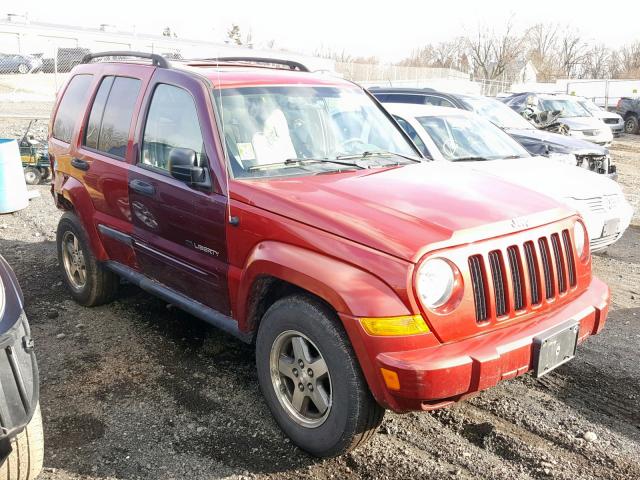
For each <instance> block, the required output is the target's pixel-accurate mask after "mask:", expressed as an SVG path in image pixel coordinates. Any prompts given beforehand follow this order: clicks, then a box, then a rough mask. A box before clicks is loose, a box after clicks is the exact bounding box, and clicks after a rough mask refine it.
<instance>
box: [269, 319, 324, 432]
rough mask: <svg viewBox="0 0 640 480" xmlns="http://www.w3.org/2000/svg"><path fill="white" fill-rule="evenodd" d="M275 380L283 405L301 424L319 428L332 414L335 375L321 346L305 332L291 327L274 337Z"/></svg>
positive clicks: (271, 360)
mask: <svg viewBox="0 0 640 480" xmlns="http://www.w3.org/2000/svg"><path fill="white" fill-rule="evenodd" d="M269 369H270V373H271V383H272V385H273V388H274V390H275V393H276V397H277V398H278V401H279V402H280V405H281V406H282V407H283V408H284V410H285V411H286V412H287V413H288V414H289V416H290V417H291V418H292V419H293V420H294V421H295V422H296V423H297V424H299V425H301V426H303V427H307V428H316V427H319V426H320V425H322V424H323V423H324V421H325V420H326V419H327V417H328V416H329V412H330V411H331V404H332V389H331V376H330V375H329V369H328V367H327V363H326V361H325V359H324V357H323V356H322V353H321V352H320V350H319V349H318V347H317V346H316V345H315V344H314V343H313V342H312V341H311V340H310V339H309V338H308V337H307V336H306V335H304V334H302V333H300V332H297V331H295V330H287V331H285V332H283V333H281V334H280V335H278V337H277V338H276V339H275V340H274V342H273V345H272V346H271V354H270V358H269Z"/></svg>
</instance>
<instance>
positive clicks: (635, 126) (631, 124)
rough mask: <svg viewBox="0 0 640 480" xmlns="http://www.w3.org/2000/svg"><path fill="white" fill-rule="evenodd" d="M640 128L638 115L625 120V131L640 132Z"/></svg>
mask: <svg viewBox="0 0 640 480" xmlns="http://www.w3.org/2000/svg"><path fill="white" fill-rule="evenodd" d="M639 130H640V123H639V122H638V117H636V116H635V115H630V116H628V117H627V118H626V119H625V121H624V131H625V133H634V134H635V133H638V131H639Z"/></svg>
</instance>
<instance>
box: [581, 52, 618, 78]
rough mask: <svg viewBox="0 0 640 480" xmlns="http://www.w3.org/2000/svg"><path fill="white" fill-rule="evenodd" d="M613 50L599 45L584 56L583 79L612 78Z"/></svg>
mask: <svg viewBox="0 0 640 480" xmlns="http://www.w3.org/2000/svg"><path fill="white" fill-rule="evenodd" d="M611 60H612V56H611V50H610V49H609V48H607V47H606V46H604V45H602V44H599V45H594V46H593V47H591V48H590V49H589V50H588V51H587V53H586V54H585V56H584V64H583V69H582V72H581V76H582V77H583V78H609V77H610V76H611Z"/></svg>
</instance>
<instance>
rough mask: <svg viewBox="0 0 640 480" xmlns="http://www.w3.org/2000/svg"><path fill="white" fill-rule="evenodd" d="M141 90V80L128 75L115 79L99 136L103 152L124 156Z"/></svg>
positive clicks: (99, 147) (99, 146)
mask: <svg viewBox="0 0 640 480" xmlns="http://www.w3.org/2000/svg"><path fill="white" fill-rule="evenodd" d="M103 83H104V82H103ZM101 87H102V86H101ZM139 91H140V80H137V79H135V78H126V77H116V78H115V79H114V80H113V85H111V91H110V92H109V96H108V98H107V104H106V105H105V107H104V113H103V114H102V124H101V126H100V133H99V136H98V150H100V151H101V152H105V153H108V154H110V155H115V156H116V157H121V158H124V156H125V153H126V151H127V141H128V139H129V128H130V127H131V117H132V116H133V108H134V107H135V104H136V100H137V98H138V92H139ZM92 113H93V112H92Z"/></svg>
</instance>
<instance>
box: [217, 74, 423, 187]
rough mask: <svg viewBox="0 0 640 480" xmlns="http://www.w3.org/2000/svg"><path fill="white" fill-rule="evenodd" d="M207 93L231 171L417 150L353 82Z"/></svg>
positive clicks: (306, 170)
mask: <svg viewBox="0 0 640 480" xmlns="http://www.w3.org/2000/svg"><path fill="white" fill-rule="evenodd" d="M213 93H214V98H215V101H216V103H217V106H218V110H219V113H220V117H221V119H222V125H223V131H224V137H225V144H226V149H227V154H228V156H229V162H230V164H231V170H232V172H233V175H234V177H242V178H254V177H265V176H266V177H275V176H283V175H301V174H307V175H308V174H318V173H327V172H331V171H336V170H344V169H347V168H348V169H353V168H373V167H381V166H388V165H397V164H404V163H410V162H411V161H412V159H413V161H416V160H415V158H416V157H417V156H418V153H417V152H416V150H415V149H414V147H413V146H412V145H411V144H410V142H409V141H408V140H407V139H406V138H405V137H404V136H403V135H402V133H401V132H400V130H399V129H398V127H397V126H396V125H395V124H394V123H393V122H392V121H391V120H390V119H389V118H388V117H387V116H386V115H385V114H384V113H383V112H382V110H381V109H380V108H379V107H378V106H377V105H376V104H375V103H374V102H373V101H372V100H371V99H370V98H369V97H368V96H367V95H366V94H365V93H364V92H362V91H361V90H360V89H357V88H338V87H307V86H265V87H242V88H227V89H222V90H218V91H215V92H213ZM404 156H408V157H412V158H405V157H404ZM347 159H348V160H349V161H347Z"/></svg>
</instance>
